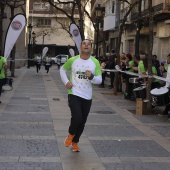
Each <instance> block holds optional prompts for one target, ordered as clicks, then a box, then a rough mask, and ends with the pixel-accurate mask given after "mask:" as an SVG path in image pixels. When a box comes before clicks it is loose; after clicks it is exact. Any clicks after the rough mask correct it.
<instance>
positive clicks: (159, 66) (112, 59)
mask: <svg viewBox="0 0 170 170" xmlns="http://www.w3.org/2000/svg"><path fill="white" fill-rule="evenodd" d="M99 61H100V64H101V68H102V69H103V71H102V83H101V84H100V85H99V87H100V88H105V83H104V82H105V78H106V76H109V77H110V85H109V89H110V88H113V82H114V75H115V73H114V72H112V71H109V74H108V71H104V69H106V70H108V69H115V70H116V69H119V70H122V71H125V72H124V73H123V72H118V79H117V91H118V92H122V83H125V90H124V98H125V99H127V100H134V99H135V98H142V96H139V95H140V93H136V91H135V90H138V89H144V88H145V92H144V93H146V85H147V80H148V78H147V75H148V63H147V55H146V53H143V54H141V55H137V56H135V55H134V56H132V55H131V54H130V53H127V54H125V53H122V54H121V55H120V61H119V62H118V59H117V56H116V53H115V50H111V51H110V53H106V55H105V56H100V57H99ZM117 66H118V67H117ZM169 66H170V54H169V55H168V56H167V60H166V61H162V62H160V61H159V60H158V59H157V55H153V56H152V66H151V74H152V75H153V76H154V75H156V76H159V77H163V76H164V73H165V72H166V73H167V77H166V78H169V80H170V67H169ZM168 68H169V70H168ZM131 73H132V74H131ZM133 73H137V74H138V76H135V75H134V74H133ZM140 75H141V76H140ZM164 77H165V76H164ZM131 80H132V81H131ZM140 87H143V88H140ZM161 87H166V88H169V89H170V84H169V83H168V82H165V81H161V80H160V79H159V78H158V77H157V78H153V79H152V83H151V90H153V89H157V88H158V89H159V88H161ZM135 93H136V94H135ZM141 93H143V91H141ZM142 95H143V94H142ZM145 97H146V94H145ZM153 107H155V106H153ZM169 110H170V104H168V105H166V107H165V110H164V112H163V113H162V114H163V115H168V111H169Z"/></svg>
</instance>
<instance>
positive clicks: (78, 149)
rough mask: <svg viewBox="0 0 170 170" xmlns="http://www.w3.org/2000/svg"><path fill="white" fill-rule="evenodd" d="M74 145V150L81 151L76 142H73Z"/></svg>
mask: <svg viewBox="0 0 170 170" xmlns="http://www.w3.org/2000/svg"><path fill="white" fill-rule="evenodd" d="M72 147H73V148H72V149H73V151H74V152H80V148H79V147H78V145H77V143H76V142H72Z"/></svg>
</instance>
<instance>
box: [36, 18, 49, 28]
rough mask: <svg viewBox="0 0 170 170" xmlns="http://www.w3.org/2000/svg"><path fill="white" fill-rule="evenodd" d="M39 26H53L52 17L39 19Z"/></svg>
mask: <svg viewBox="0 0 170 170" xmlns="http://www.w3.org/2000/svg"><path fill="white" fill-rule="evenodd" d="M37 26H41V27H51V19H38V20H37Z"/></svg>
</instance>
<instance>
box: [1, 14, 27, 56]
mask: <svg viewBox="0 0 170 170" xmlns="http://www.w3.org/2000/svg"><path fill="white" fill-rule="evenodd" d="M25 25H26V18H25V15H23V14H17V15H15V16H14V18H13V19H12V21H11V22H10V24H9V26H8V30H7V32H6V37H5V43H4V57H5V58H8V56H9V55H10V53H11V50H12V48H13V47H14V45H15V43H16V41H17V39H18V37H19V35H20V34H21V32H22V30H23V28H24V27H25Z"/></svg>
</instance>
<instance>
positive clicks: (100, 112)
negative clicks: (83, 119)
mask: <svg viewBox="0 0 170 170" xmlns="http://www.w3.org/2000/svg"><path fill="white" fill-rule="evenodd" d="M95 113H98V114H115V112H112V111H96V112H95Z"/></svg>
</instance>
